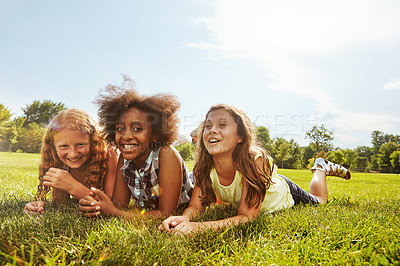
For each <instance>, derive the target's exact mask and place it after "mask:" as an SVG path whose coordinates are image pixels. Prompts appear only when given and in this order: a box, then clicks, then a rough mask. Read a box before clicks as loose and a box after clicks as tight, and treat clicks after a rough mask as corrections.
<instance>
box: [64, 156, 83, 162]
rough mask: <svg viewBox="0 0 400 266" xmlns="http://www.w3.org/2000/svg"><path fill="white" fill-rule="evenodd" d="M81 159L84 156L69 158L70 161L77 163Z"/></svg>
mask: <svg viewBox="0 0 400 266" xmlns="http://www.w3.org/2000/svg"><path fill="white" fill-rule="evenodd" d="M81 159H82V157H78V158H68V159H67V160H68V161H70V162H71V163H76V162H79V161H80V160H81Z"/></svg>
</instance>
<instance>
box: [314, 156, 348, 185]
mask: <svg viewBox="0 0 400 266" xmlns="http://www.w3.org/2000/svg"><path fill="white" fill-rule="evenodd" d="M318 165H319V166H321V167H322V168H319V167H317V166H318ZM317 169H318V170H322V171H324V172H325V174H326V175H330V176H338V177H341V178H344V179H345V180H349V179H350V177H351V174H350V171H349V170H347V169H346V168H345V167H343V166H341V165H339V164H335V163H332V162H330V161H328V160H325V159H323V158H317V159H316V160H315V163H314V166H313V167H312V168H311V172H313V173H314V172H315V170H317Z"/></svg>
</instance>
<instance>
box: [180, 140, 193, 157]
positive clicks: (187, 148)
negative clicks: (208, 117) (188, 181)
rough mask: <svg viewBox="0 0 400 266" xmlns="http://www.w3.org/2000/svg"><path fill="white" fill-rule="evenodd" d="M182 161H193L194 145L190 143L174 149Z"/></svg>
mask: <svg viewBox="0 0 400 266" xmlns="http://www.w3.org/2000/svg"><path fill="white" fill-rule="evenodd" d="M175 148H176V150H177V151H178V152H179V154H180V155H181V157H182V159H183V160H184V161H186V160H191V159H193V154H194V145H193V144H192V143H190V142H186V143H182V144H179V145H178V146H176V147H175Z"/></svg>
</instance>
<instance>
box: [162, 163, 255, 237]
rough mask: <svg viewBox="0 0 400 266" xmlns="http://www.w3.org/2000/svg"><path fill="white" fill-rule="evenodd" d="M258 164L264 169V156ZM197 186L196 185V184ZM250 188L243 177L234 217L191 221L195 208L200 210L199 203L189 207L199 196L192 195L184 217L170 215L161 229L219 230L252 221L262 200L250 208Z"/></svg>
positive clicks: (176, 230)
mask: <svg viewBox="0 0 400 266" xmlns="http://www.w3.org/2000/svg"><path fill="white" fill-rule="evenodd" d="M256 164H257V165H258V167H259V168H260V169H262V168H261V167H262V164H263V161H262V158H258V159H257V160H256ZM195 188H196V186H195ZM197 189H198V190H200V188H197ZM248 189H249V185H248V183H247V182H246V181H245V180H244V178H243V179H242V195H241V199H240V204H239V208H238V213H237V215H235V216H233V217H229V218H226V219H223V220H218V221H208V222H201V223H197V222H196V223H195V222H190V220H191V219H192V218H193V217H194V216H193V214H195V210H199V209H197V208H198V205H197V204H198V203H196V204H195V206H196V207H195V208H194V209H189V208H190V205H191V204H192V200H194V202H197V201H196V198H198V197H195V196H192V199H191V200H190V203H191V204H190V205H189V208H188V209H186V210H188V211H187V212H186V210H185V212H184V213H183V215H182V216H183V217H184V218H182V217H181V218H174V217H169V218H168V219H166V220H165V221H164V222H163V223H162V225H161V226H160V227H159V229H160V230H162V231H172V232H180V233H192V232H197V231H201V230H204V229H213V230H217V229H220V228H228V227H230V226H236V225H239V224H242V223H247V222H249V221H252V220H254V219H255V218H257V217H258V215H259V214H260V210H261V204H262V202H259V204H258V206H257V207H256V206H253V207H251V208H249V206H248V205H247V204H246V201H245V199H246V195H247V192H248ZM193 192H195V191H193ZM197 193H198V192H197ZM193 195H194V193H193ZM198 195H199V194H198ZM175 217H176V216H175ZM178 217H179V216H178Z"/></svg>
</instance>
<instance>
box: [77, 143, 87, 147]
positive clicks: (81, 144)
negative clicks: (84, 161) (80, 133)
mask: <svg viewBox="0 0 400 266" xmlns="http://www.w3.org/2000/svg"><path fill="white" fill-rule="evenodd" d="M85 146H87V143H78V147H85Z"/></svg>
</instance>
